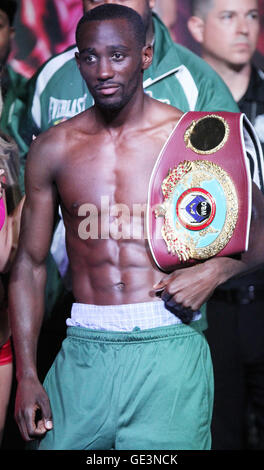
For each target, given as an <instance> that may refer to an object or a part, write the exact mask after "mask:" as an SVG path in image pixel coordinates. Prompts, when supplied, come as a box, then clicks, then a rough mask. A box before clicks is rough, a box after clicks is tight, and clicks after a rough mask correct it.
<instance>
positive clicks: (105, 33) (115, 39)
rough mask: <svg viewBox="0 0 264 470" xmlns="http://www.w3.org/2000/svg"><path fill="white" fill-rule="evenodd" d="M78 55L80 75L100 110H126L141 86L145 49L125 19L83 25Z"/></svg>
mask: <svg viewBox="0 0 264 470" xmlns="http://www.w3.org/2000/svg"><path fill="white" fill-rule="evenodd" d="M78 49H79V54H77V55H76V58H77V63H78V66H79V68H80V72H81V74H82V76H83V78H84V80H85V82H86V84H87V86H88V88H89V90H90V92H91V94H92V96H93V98H94V100H95V103H96V105H97V106H99V107H100V108H105V109H108V110H117V109H121V108H123V107H124V105H126V104H127V102H128V101H130V99H131V98H132V96H133V95H134V93H135V91H136V90H137V88H138V87H139V86H140V85H141V83H142V73H141V71H142V50H141V48H140V47H139V46H138V45H137V41H136V38H135V33H134V31H133V28H132V26H130V24H129V23H128V22H127V20H126V19H119V18H118V19H114V20H105V21H92V22H90V23H84V24H83V25H82V26H81V30H80V34H79V40H78Z"/></svg>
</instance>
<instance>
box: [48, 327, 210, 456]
mask: <svg viewBox="0 0 264 470" xmlns="http://www.w3.org/2000/svg"><path fill="white" fill-rule="evenodd" d="M44 387H45V389H46V390H47V393H48V396H49V398H50V403H51V410H52V417H53V430H51V431H49V432H48V433H47V434H46V436H45V437H44V438H43V439H42V440H41V441H40V444H39V449H40V450H45V449H48V450H55V449H56V450H66V449H68V450H74V449H75V450H82V449H85V450H91V449H100V450H106V449H116V450H142V449H148V450H162V449H166V450H182V449H195V450H198V449H210V446H211V433H210V424H211V415H212V404H213V372H212V363H211V356H210V352H209V348H208V345H207V342H206V340H205V338H204V336H203V334H202V333H201V332H200V331H197V330H196V329H194V328H193V327H190V326H187V325H183V324H181V325H173V326H165V327H159V328H152V329H149V330H136V329H135V330H133V331H132V332H129V333H123V332H109V331H107V332H106V331H98V330H97V331H96V330H90V329H86V328H80V327H70V328H68V330H67V338H66V339H65V340H64V342H63V344H62V348H61V350H60V352H59V354H58V355H57V357H56V359H55V361H54V363H53V365H52V367H51V369H50V370H49V372H48V374H47V377H46V379H45V382H44Z"/></svg>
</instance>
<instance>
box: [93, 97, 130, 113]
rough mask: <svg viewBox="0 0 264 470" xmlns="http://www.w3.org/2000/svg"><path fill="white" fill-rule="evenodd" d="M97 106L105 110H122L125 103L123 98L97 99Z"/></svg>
mask: <svg viewBox="0 0 264 470" xmlns="http://www.w3.org/2000/svg"><path fill="white" fill-rule="evenodd" d="M95 104H96V106H97V107H98V108H99V109H102V110H104V111H110V112H111V111H119V110H121V109H122V108H123V107H124V105H125V103H123V101H121V100H110V99H108V100H96V101H95Z"/></svg>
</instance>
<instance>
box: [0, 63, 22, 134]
mask: <svg viewBox="0 0 264 470" xmlns="http://www.w3.org/2000/svg"><path fill="white" fill-rule="evenodd" d="M6 74H7V80H8V88H7V92H6V94H5V95H4V105H3V109H2V114H1V118H0V128H1V130H2V131H3V132H5V133H6V134H10V127H11V129H12V119H13V117H14V115H13V112H14V107H15V106H16V107H17V109H18V108H19V101H20V100H22V102H21V106H22V107H23V103H24V100H25V98H26V83H27V78H26V77H24V76H23V75H20V74H19V73H17V72H15V70H14V69H12V67H10V66H9V65H7V67H6ZM19 96H20V98H18V97H19ZM11 135H12V132H11Z"/></svg>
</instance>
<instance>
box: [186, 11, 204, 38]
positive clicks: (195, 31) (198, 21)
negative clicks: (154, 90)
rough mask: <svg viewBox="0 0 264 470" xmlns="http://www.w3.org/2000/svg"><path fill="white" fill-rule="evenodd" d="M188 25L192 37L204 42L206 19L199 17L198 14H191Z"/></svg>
mask: <svg viewBox="0 0 264 470" xmlns="http://www.w3.org/2000/svg"><path fill="white" fill-rule="evenodd" d="M187 25H188V29H189V31H190V33H191V35H192V37H193V38H194V39H195V41H197V42H199V43H200V44H201V43H202V42H203V34H204V21H203V20H202V18H199V17H198V16H190V18H189V19H188V21H187Z"/></svg>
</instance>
